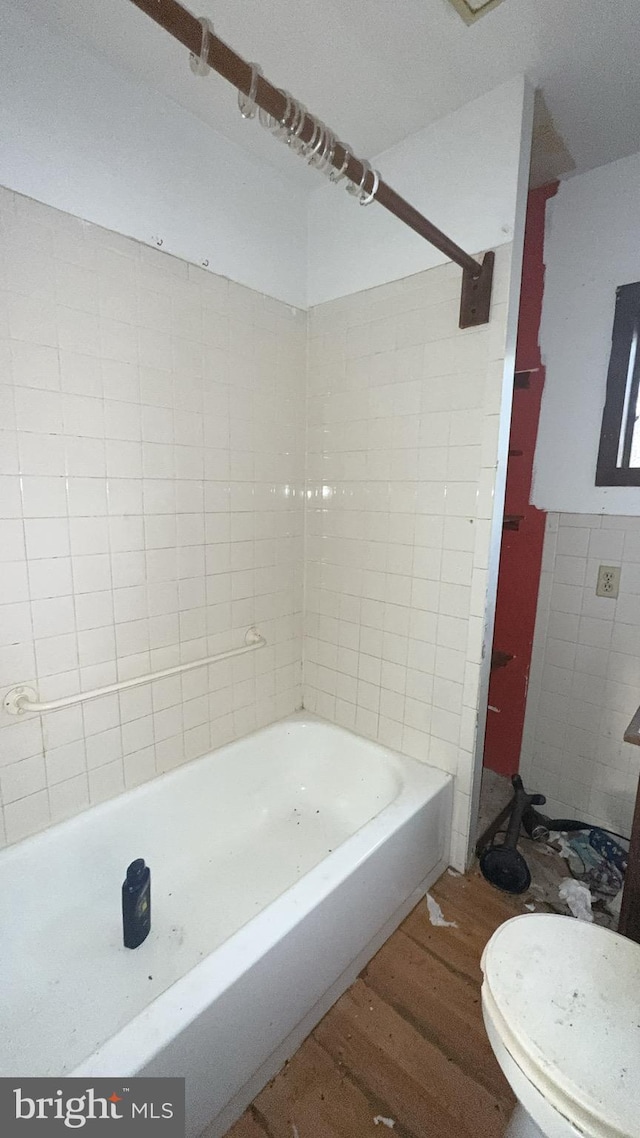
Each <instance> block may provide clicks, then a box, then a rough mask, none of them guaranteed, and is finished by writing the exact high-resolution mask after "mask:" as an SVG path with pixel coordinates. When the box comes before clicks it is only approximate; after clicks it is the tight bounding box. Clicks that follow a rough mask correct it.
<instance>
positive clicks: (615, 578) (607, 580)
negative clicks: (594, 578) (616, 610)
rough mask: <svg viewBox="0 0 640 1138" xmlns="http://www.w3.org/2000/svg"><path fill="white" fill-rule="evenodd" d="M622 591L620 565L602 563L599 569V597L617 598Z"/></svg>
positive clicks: (597, 591)
mask: <svg viewBox="0 0 640 1138" xmlns="http://www.w3.org/2000/svg"><path fill="white" fill-rule="evenodd" d="M619 592H620V566H619V565H601V566H600V568H599V569H598V583H597V585H596V596H597V597H609V598H610V599H611V600H615V599H616V598H617V596H618V593H619Z"/></svg>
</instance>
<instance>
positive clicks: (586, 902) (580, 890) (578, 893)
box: [558, 877, 593, 923]
mask: <svg viewBox="0 0 640 1138" xmlns="http://www.w3.org/2000/svg"><path fill="white" fill-rule="evenodd" d="M558 896H559V897H560V900H561V901H564V903H565V905H568V906H569V909H570V911H571V913H572V914H573V916H574V917H576V918H577V919H578V920H579V921H589V923H591V922H592V921H593V913H592V912H591V894H590V892H589V890H588V889H587V887H586V885H583V884H582V882H580V881H574V879H573V877H567V878H566V880H565V881H563V882H562V885H561V886H560V888H559V889H558Z"/></svg>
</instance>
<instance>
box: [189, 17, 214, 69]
mask: <svg viewBox="0 0 640 1138" xmlns="http://www.w3.org/2000/svg"><path fill="white" fill-rule="evenodd" d="M198 23H199V24H201V25H202V43H201V45H200V55H196V54H195V52H193V51H191V52H189V67H190V68H191V70H192V71H193V74H194V75H208V74H209V72H210V70H211V68H210V67H209V62H208V61H209V39H210V38H211V36H214V35H215V32H214V30H213V24H212V23H211V20H208V19H207V17H206V16H198Z"/></svg>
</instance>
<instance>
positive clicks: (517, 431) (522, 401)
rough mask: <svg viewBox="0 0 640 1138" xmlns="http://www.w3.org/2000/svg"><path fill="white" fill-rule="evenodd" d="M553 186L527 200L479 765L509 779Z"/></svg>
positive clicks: (524, 639)
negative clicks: (490, 655)
mask: <svg viewBox="0 0 640 1138" xmlns="http://www.w3.org/2000/svg"><path fill="white" fill-rule="evenodd" d="M557 189H558V183H557V182H554V183H550V184H549V185H547V186H541V187H540V188H539V189H536V190H532V191H531V192H530V194H529V200H528V203H527V221H526V229H525V241H524V258H523V267H522V292H521V297H520V316H519V320H518V342H517V348H516V376H515V382H514V392H513V410H512V413H511V434H510V436H509V464H508V467H507V489H506V501H505V524H506V525H507V526H512V527H517V528H505V529H503V534H502V547H501V551H500V572H499V576H498V596H497V601H496V621H495V629H494V634H493V665H492V670H491V680H490V684H489V711H488V714H487V729H486V735H485V748H484V765H485V766H487V767H490V768H491V770H494V771H498V772H499V773H500V774H507V775H510V774H515V773H516V772H517V770H518V767H519V765H520V749H521V745H522V730H523V727H524V713H525V707H526V699H527V685H528V683H529V668H530V666H531V650H532V647H533V632H534V627H535V620H536V606H537V603H538V588H539V584H540V566H541V563H542V546H543V541H544V526H545V517H546V514H545V513H544V512H543V511H541V510H536V509H535V508H534V507H533V506H531V505H530V504H529V497H530V492H531V479H532V476H533V459H534V454H535V448H536V438H537V434H538V420H539V417H540V401H541V399H542V389H543V386H544V368H543V366H542V360H541V358H540V346H539V343H538V339H539V332H540V319H541V315H542V295H543V291H544V224H545V209H546V204H547V201H548V199H549V198H550V197H553V195H554V194H555V193H556V191H557ZM507 657H510V659H506V658H507ZM505 661H506V662H505Z"/></svg>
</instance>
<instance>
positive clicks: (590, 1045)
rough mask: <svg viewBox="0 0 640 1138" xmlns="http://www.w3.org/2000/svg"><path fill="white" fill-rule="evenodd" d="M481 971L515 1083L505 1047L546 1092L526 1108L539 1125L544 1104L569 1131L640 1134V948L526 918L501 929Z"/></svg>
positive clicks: (488, 1018) (495, 1040) (587, 929)
mask: <svg viewBox="0 0 640 1138" xmlns="http://www.w3.org/2000/svg"><path fill="white" fill-rule="evenodd" d="M482 970H483V972H484V983H483V986H482V1005H483V1013H484V1016H485V1022H486V1024H487V1030H488V1032H489V1035H490V1038H491V1041H492V1044H493V1045H494V1050H495V1051H496V1055H497V1057H498V1059H499V1061H500V1062H501V1065H502V1066H503V1069H504V1070H505V1073H506V1074H507V1077H510V1072H509V1071H507V1064H506V1063H503V1061H502V1057H501V1055H500V1053H499V1051H500V1048H504V1050H505V1052H506V1057H508V1065H509V1067H510V1069H511V1070H512V1071H513V1072H517V1081H518V1083H519V1084H522V1078H521V1076H524V1079H525V1080H527V1081H528V1083H529V1084H531V1087H532V1088H533V1089H534V1090H535V1092H537V1093H532V1095H531V1096H530V1098H531V1102H532V1103H533V1107H532V1106H531V1103H527V1102H525V1103H524V1105H525V1106H526V1107H527V1109H529V1110H530V1112H531V1114H532V1117H533V1118H534V1121H536V1117H535V1112H536V1109H537V1108H536V1103H542V1101H544V1109H545V1112H547V1108H548V1107H552V1108H553V1110H554V1111H555V1112H556V1113H557V1115H559V1119H558V1123H559V1129H558V1132H562V1133H563V1134H564V1133H565V1132H566V1133H567V1134H572V1133H574V1132H577V1133H578V1134H583V1135H584V1136H585V1138H638V1135H639V1134H640V947H639V946H638V945H636V944H634V943H633V942H632V941H629V940H627V939H626V938H625V937H621V936H618V934H617V933H612V932H610V931H609V930H608V929H603V928H601V927H599V926H598V925H589V924H586V923H584V922H582V921H576V920H574V919H573V918H572V917H562V916H556V915H554V914H546V913H536V914H527V915H523V916H520V917H514V918H513V919H512V920H510V921H507V922H506V923H505V924H503V925H501V926H500V928H498V929H497V930H496V932H495V933H494V934H493V936H492V937H491V940H490V941H489V943H488V944H487V946H486V948H485V951H484V954H483V957H482ZM496 1044H497V1045H496ZM513 1064H514V1065H515V1067H512V1065H513ZM514 1090H515V1091H516V1094H518V1097H519V1098H520V1099H521V1101H524V1096H523V1094H522V1093H521V1092H522V1085H520V1086H519V1087H516V1086H515V1085H514ZM538 1121H540V1122H541V1121H542V1119H540V1120H538ZM565 1124H566V1127H565V1129H563V1127H564V1126H565ZM545 1125H546V1126H547V1127H548V1120H546V1121H545ZM572 1128H574V1129H573V1130H572ZM543 1132H545V1133H549V1130H548V1129H547V1130H546V1131H543Z"/></svg>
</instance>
